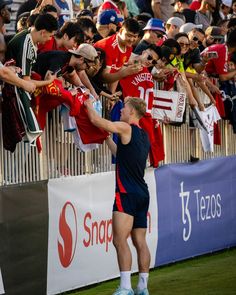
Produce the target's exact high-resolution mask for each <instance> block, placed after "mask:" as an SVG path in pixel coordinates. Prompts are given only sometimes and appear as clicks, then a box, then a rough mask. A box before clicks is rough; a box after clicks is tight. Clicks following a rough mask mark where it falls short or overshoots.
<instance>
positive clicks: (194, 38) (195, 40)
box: [193, 37, 202, 46]
mask: <svg viewBox="0 0 236 295" xmlns="http://www.w3.org/2000/svg"><path fill="white" fill-rule="evenodd" d="M193 41H194V42H197V44H198V45H199V46H201V45H202V41H200V40H199V39H198V37H193Z"/></svg>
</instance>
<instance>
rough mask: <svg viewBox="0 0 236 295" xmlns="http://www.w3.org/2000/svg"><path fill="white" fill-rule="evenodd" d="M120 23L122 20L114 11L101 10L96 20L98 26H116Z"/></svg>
mask: <svg viewBox="0 0 236 295" xmlns="http://www.w3.org/2000/svg"><path fill="white" fill-rule="evenodd" d="M122 21H123V18H119V17H118V16H117V13H116V11H115V10H114V9H107V10H103V11H102V12H101V13H99V15H98V18H97V23H98V24H100V25H108V24H111V23H112V24H118V23H120V22H122Z"/></svg>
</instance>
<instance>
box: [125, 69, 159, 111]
mask: <svg viewBox="0 0 236 295" xmlns="http://www.w3.org/2000/svg"><path fill="white" fill-rule="evenodd" d="M120 85H121V88H122V92H123V96H124V97H126V96H134V97H140V98H141V99H143V100H145V102H146V104H147V110H146V111H147V113H151V111H152V105H153V86H154V84H153V78H152V74H151V73H150V72H149V71H148V69H147V68H143V70H142V71H141V72H139V73H138V74H134V75H131V76H127V77H125V78H124V79H121V80H120Z"/></svg>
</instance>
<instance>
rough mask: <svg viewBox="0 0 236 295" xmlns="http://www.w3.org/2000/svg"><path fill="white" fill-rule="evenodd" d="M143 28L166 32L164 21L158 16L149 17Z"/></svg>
mask: <svg viewBox="0 0 236 295" xmlns="http://www.w3.org/2000/svg"><path fill="white" fill-rule="evenodd" d="M143 30H152V31H161V32H163V33H165V32H166V30H165V24H164V22H163V21H162V20H161V19H159V18H151V19H149V21H148V22H147V24H146V26H145V27H144V28H143Z"/></svg>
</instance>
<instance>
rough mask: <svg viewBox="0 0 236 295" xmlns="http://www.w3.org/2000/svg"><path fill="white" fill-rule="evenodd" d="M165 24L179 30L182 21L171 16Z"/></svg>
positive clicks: (182, 23)
mask: <svg viewBox="0 0 236 295" xmlns="http://www.w3.org/2000/svg"><path fill="white" fill-rule="evenodd" d="M166 24H169V25H174V26H176V27H178V28H180V27H181V26H182V25H184V21H183V20H182V19H181V18H179V17H177V16H173V17H171V18H169V19H168V20H167V22H166Z"/></svg>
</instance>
